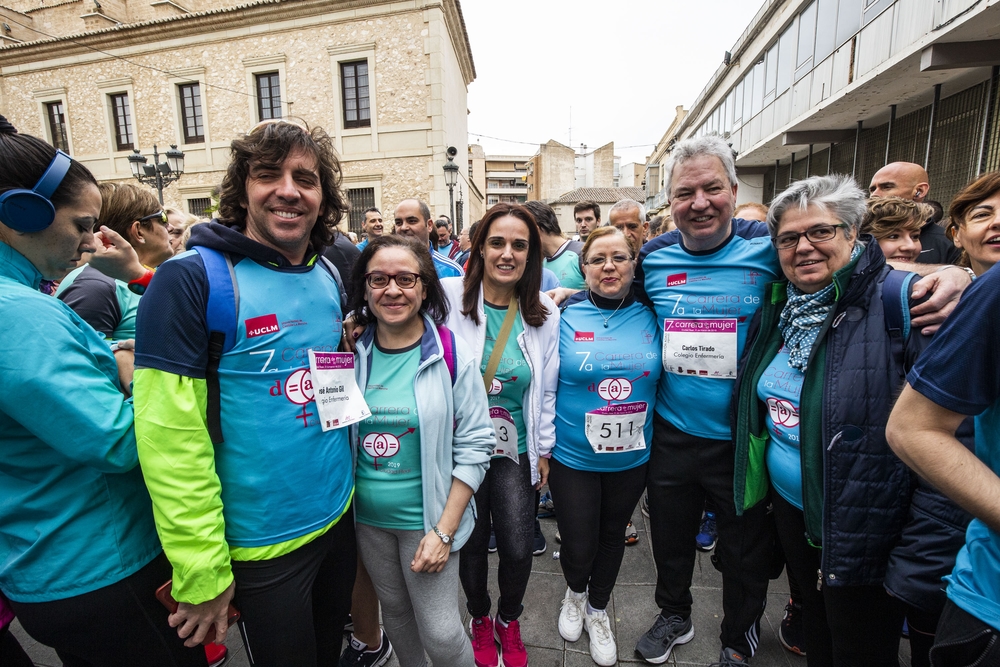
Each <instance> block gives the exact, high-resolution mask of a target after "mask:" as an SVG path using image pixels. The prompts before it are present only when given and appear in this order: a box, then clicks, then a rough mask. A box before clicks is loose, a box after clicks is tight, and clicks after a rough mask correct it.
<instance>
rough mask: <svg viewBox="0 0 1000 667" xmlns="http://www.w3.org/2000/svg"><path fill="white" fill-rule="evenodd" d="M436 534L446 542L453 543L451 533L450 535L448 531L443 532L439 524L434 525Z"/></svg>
mask: <svg viewBox="0 0 1000 667" xmlns="http://www.w3.org/2000/svg"><path fill="white" fill-rule="evenodd" d="M434 534H435V535H437V536H438V537H440V538H441V541H442V542H444V543H445V544H451V542H452V540H453V539H454V538H453V537H452V536H451V535H448V534H447V533H442V532H441V529H440V528H438V527H437V526H434Z"/></svg>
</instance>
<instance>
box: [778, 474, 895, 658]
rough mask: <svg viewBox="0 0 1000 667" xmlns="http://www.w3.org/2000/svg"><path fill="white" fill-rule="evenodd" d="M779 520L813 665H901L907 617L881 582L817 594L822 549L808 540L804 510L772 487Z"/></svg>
mask: <svg viewBox="0 0 1000 667" xmlns="http://www.w3.org/2000/svg"><path fill="white" fill-rule="evenodd" d="M771 500H772V502H773V503H774V521H775V523H776V524H777V527H778V538H779V539H780V540H781V546H782V549H784V552H785V562H786V563H787V567H788V569H790V570H792V571H793V572H794V576H795V579H796V580H797V581H798V583H799V584H800V585H801V588H800V590H799V593H800V596H801V599H797V600H796V602H799V603H801V604H802V622H803V626H804V630H805V640H806V652H807V660H808V664H809V667H817V666H821V667H826V666H827V665H835V666H836V667H841V666H843V667H897V665H898V662H899V658H898V653H899V631H900V630H901V629H902V627H903V613H902V610H901V609H900V607H899V606H898V604H896V602H895V601H894V600H893V598H892V597H891V596H890V595H889V594H888V593H887V592H886V591H885V588H884V587H883V586H882V585H881V584H879V585H876V586H826V585H824V586H823V590H822V591H818V590H816V579H817V574H816V573H817V571H818V570H819V568H820V554H821V552H820V550H819V549H817V548H815V547H813V546H811V545H810V544H809V543H808V542H807V541H806V537H805V534H806V526H805V518H804V517H803V515H802V510H800V509H798V508H796V507H795V506H794V505H792V504H790V503H789V502H788V501H787V500H785V499H784V498H782V497H781V496H780V495H779V494H778V492H777V491H775V490H774V489H773V488H772V489H771Z"/></svg>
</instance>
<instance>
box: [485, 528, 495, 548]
mask: <svg viewBox="0 0 1000 667" xmlns="http://www.w3.org/2000/svg"><path fill="white" fill-rule="evenodd" d="M486 550H487V551H488V552H489V553H491V554H495V553H496V552H497V534H496V533H494V532H493V526H490V544H489V546H488V547H486Z"/></svg>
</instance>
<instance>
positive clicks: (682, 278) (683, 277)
mask: <svg viewBox="0 0 1000 667" xmlns="http://www.w3.org/2000/svg"><path fill="white" fill-rule="evenodd" d="M687 281H688V274H687V273H675V274H674V275H672V276H667V287H677V286H678V285H687Z"/></svg>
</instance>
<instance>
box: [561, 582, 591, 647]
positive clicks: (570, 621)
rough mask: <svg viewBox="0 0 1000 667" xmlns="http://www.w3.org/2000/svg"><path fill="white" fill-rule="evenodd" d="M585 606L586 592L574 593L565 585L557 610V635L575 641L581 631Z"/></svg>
mask: <svg viewBox="0 0 1000 667" xmlns="http://www.w3.org/2000/svg"><path fill="white" fill-rule="evenodd" d="M586 606H587V593H586V592H583V593H574V592H573V591H572V590H571V589H570V587H569V586H567V587H566V597H564V598H563V601H562V608H561V609H560V610H559V636H560V637H562V638H563V639H565V640H566V641H568V642H575V641H576V640H577V639H579V638H580V635H581V634H582V633H583V615H584V610H585V609H586Z"/></svg>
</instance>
